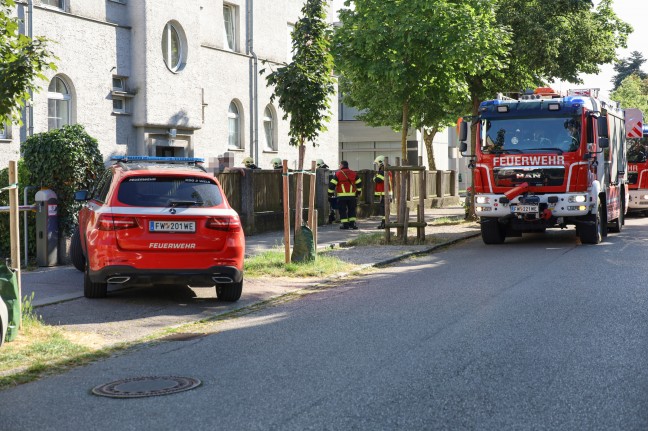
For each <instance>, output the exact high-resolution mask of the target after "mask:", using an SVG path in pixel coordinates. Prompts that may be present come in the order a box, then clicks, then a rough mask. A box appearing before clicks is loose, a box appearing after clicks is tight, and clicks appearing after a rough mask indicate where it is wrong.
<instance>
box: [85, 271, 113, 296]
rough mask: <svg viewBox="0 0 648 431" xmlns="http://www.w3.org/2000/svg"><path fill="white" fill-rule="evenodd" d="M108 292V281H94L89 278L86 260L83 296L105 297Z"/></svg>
mask: <svg viewBox="0 0 648 431" xmlns="http://www.w3.org/2000/svg"><path fill="white" fill-rule="evenodd" d="M107 293H108V283H95V282H93V281H92V280H90V267H89V266H88V264H87V262H86V266H85V271H84V273H83V296H85V297H86V298H105V297H106V294H107Z"/></svg>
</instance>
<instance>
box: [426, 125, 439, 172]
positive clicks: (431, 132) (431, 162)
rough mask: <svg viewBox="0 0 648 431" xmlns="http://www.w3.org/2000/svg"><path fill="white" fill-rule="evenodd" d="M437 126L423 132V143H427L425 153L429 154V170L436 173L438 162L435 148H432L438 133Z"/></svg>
mask: <svg viewBox="0 0 648 431" xmlns="http://www.w3.org/2000/svg"><path fill="white" fill-rule="evenodd" d="M438 131H439V130H438V128H437V126H434V127H432V129H424V130H423V142H425V151H426V152H427V158H428V170H429V171H436V161H435V160H434V148H433V147H432V141H434V137H435V136H436V134H437V133H438Z"/></svg>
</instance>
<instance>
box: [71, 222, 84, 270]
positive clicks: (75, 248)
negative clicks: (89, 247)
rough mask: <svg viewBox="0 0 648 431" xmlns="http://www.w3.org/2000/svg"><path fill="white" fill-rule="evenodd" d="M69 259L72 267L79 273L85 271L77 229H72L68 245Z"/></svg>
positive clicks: (79, 235) (79, 234)
mask: <svg viewBox="0 0 648 431" xmlns="http://www.w3.org/2000/svg"><path fill="white" fill-rule="evenodd" d="M70 259H71V260H72V265H74V267H75V268H76V269H78V270H79V271H84V270H85V256H84V255H83V249H82V248H81V233H80V232H79V227H78V226H77V227H75V228H74V232H73V233H72V240H71V243H70Z"/></svg>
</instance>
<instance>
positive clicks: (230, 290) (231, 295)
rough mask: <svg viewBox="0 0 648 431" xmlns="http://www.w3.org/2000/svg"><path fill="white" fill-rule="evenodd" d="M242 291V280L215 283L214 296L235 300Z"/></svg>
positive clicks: (223, 299)
mask: <svg viewBox="0 0 648 431" xmlns="http://www.w3.org/2000/svg"><path fill="white" fill-rule="evenodd" d="M242 292H243V280H241V281H239V282H238V283H228V284H217V285H216V297H217V298H218V299H219V300H221V301H226V302H236V301H238V300H239V298H240V297H241V293H242Z"/></svg>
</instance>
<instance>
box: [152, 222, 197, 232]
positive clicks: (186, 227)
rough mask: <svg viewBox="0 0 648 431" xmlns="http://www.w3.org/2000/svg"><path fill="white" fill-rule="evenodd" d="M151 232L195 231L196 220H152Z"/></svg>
mask: <svg viewBox="0 0 648 431" xmlns="http://www.w3.org/2000/svg"><path fill="white" fill-rule="evenodd" d="M149 231H151V232H195V231H196V222H195V221H150V222H149Z"/></svg>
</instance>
